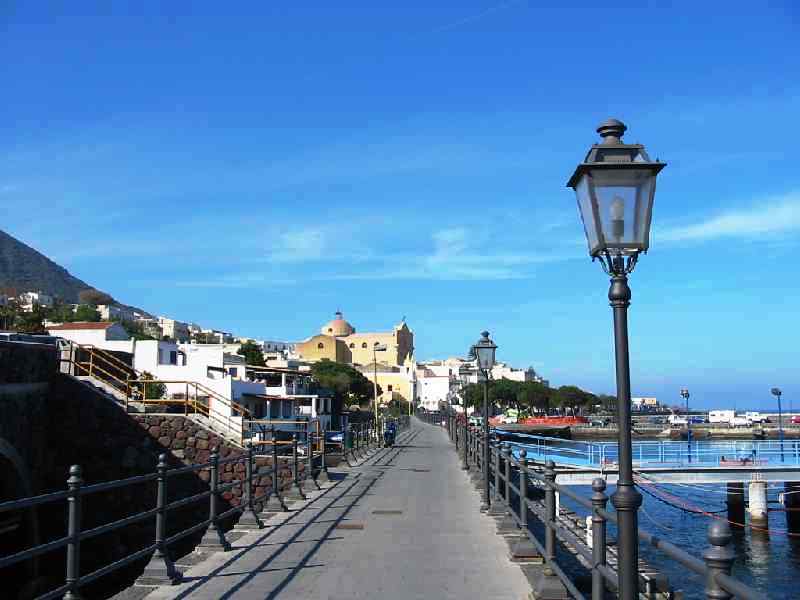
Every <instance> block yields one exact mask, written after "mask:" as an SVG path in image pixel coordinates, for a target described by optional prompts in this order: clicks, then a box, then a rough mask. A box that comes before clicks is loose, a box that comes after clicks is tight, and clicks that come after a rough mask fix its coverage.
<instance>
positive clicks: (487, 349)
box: [472, 331, 497, 510]
mask: <svg viewBox="0 0 800 600" xmlns="http://www.w3.org/2000/svg"><path fill="white" fill-rule="evenodd" d="M472 350H473V351H474V353H475V356H476V358H477V359H478V369H480V370H481V372H482V373H483V460H481V466H482V467H483V505H482V506H481V510H489V506H490V500H489V376H490V375H491V372H492V367H494V355H495V352H496V351H497V346H496V345H495V343H494V342H493V341H492V340H490V339H489V332H488V331H484V332H483V333H481V339H479V340H478V341H477V342H476V343H475V344H474V345H473V346H472Z"/></svg>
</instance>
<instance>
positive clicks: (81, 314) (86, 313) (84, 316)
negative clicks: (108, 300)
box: [74, 304, 100, 323]
mask: <svg viewBox="0 0 800 600" xmlns="http://www.w3.org/2000/svg"><path fill="white" fill-rule="evenodd" d="M74 320H75V321H89V322H90V323H97V322H98V321H100V313H99V312H97V309H96V308H95V307H94V306H90V305H89V304H79V305H78V308H76V309H75V314H74Z"/></svg>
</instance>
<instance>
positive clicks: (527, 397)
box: [520, 381, 555, 413]
mask: <svg viewBox="0 0 800 600" xmlns="http://www.w3.org/2000/svg"><path fill="white" fill-rule="evenodd" d="M554 396H555V390H554V389H552V388H550V387H548V386H546V385H544V384H543V383H539V382H538V381H526V382H525V383H524V384H522V389H521V390H520V397H521V399H520V404H522V405H523V406H525V407H527V408H528V410H530V411H531V412H534V411H537V412H544V413H547V412H549V410H550V403H551V402H552V400H553V397H554Z"/></svg>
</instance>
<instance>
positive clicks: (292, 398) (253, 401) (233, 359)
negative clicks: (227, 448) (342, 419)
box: [133, 340, 331, 433]
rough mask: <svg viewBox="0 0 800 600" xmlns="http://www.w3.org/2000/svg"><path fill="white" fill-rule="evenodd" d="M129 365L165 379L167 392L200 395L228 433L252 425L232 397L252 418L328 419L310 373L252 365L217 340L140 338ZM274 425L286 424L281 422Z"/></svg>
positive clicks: (327, 402) (299, 427) (328, 406)
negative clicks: (189, 341)
mask: <svg viewBox="0 0 800 600" xmlns="http://www.w3.org/2000/svg"><path fill="white" fill-rule="evenodd" d="M133 367H134V368H135V369H136V370H137V371H140V372H143V371H147V372H148V373H150V374H151V375H152V376H153V378H154V379H157V380H160V381H164V382H166V383H165V385H166V387H167V394H168V395H169V396H177V397H185V396H186V395H188V396H189V397H194V396H195V395H197V396H200V397H203V398H205V399H206V400H207V402H208V406H209V412H210V416H211V418H212V420H213V421H215V422H216V423H217V424H221V425H223V426H225V427H228V428H230V430H231V432H232V433H236V432H241V431H242V427H243V426H244V427H245V429H248V430H249V429H252V428H251V425H252V424H251V423H250V422H249V421H248V422H243V419H242V415H241V413H240V412H239V411H237V410H236V407H235V406H234V405H233V404H232V402H233V403H235V404H236V405H240V406H242V407H244V408H246V409H247V410H248V411H249V412H250V416H251V419H253V420H267V419H270V420H283V421H300V422H303V421H308V420H309V419H319V420H320V423H321V425H325V426H329V424H330V411H331V400H330V398H327V397H321V396H320V395H319V394H317V393H315V392H314V391H313V389H312V386H311V377H310V374H309V373H300V372H298V371H295V370H290V369H283V370H280V369H268V368H258V369H254V370H253V369H251V368H248V367H247V366H246V365H245V360H244V357H243V356H239V355H237V354H228V353H226V352H225V351H224V347H223V345H222V344H177V343H174V342H169V341H155V340H147V341H139V342H137V343H136V348H135V353H134V360H133ZM231 401H232V402H231ZM277 426H278V427H279V428H282V429H286V427H282V426H281V424H280V423H278V424H277ZM256 429H258V428H257V427H256ZM288 429H290V430H298V431H301V430H304V429H305V426H304V425H303V424H302V423H292V424H291V426H290V427H288Z"/></svg>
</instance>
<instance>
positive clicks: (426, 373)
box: [416, 365, 457, 411]
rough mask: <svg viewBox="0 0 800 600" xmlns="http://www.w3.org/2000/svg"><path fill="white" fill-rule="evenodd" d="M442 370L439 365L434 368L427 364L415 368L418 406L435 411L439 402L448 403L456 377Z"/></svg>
mask: <svg viewBox="0 0 800 600" xmlns="http://www.w3.org/2000/svg"><path fill="white" fill-rule="evenodd" d="M443 371H444V368H443V367H441V365H440V366H439V367H438V368H436V369H435V370H434V368H431V367H429V366H426V367H423V368H418V369H417V390H416V391H417V405H418V406H420V407H422V408H424V409H425V410H434V411H435V410H439V406H440V405H441V404H446V405H449V404H450V401H451V399H452V390H453V389H454V388H455V385H456V381H457V379H456V378H455V377H453V375H452V374H450V373H444V372H443ZM439 373H441V374H439Z"/></svg>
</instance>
